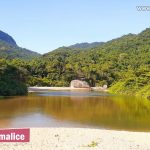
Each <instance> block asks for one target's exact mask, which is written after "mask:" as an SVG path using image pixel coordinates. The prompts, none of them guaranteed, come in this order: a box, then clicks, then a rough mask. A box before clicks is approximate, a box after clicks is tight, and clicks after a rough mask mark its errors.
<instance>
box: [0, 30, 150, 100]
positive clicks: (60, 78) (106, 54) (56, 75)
mask: <svg viewBox="0 0 150 150" xmlns="http://www.w3.org/2000/svg"><path fill="white" fill-rule="evenodd" d="M7 63H8V64H9V65H12V66H14V67H16V68H19V69H21V72H23V73H22V74H25V79H24V81H25V82H26V84H27V85H28V86H36V85H37V86H69V84H70V81H71V80H73V79H80V78H85V80H86V81H87V82H88V83H89V84H90V85H91V86H103V85H104V84H107V85H108V87H109V91H110V92H112V93H122V94H130V95H139V96H143V97H145V98H149V99H150V28H147V29H145V30H144V31H142V32H141V33H139V34H127V35H124V36H122V37H119V38H117V39H113V40H111V41H108V42H106V43H103V44H101V45H99V46H96V47H92V48H87V49H83V48H71V47H61V48H58V49H56V50H54V51H51V52H49V53H47V54H44V55H43V56H42V57H40V58H39V59H35V60H32V61H29V62H24V61H21V60H16V59H15V60H13V61H10V60H9V61H8V62H7ZM2 70H3V69H2Z"/></svg>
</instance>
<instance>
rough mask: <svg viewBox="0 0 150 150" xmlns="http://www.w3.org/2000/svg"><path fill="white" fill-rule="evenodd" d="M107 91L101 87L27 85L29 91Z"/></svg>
mask: <svg viewBox="0 0 150 150" xmlns="http://www.w3.org/2000/svg"><path fill="white" fill-rule="evenodd" d="M49 90H55V91H75V90H77V91H90V90H92V91H108V90H107V89H103V88H102V87H91V88H72V87H28V91H29V92H41V91H43V92H44V91H49Z"/></svg>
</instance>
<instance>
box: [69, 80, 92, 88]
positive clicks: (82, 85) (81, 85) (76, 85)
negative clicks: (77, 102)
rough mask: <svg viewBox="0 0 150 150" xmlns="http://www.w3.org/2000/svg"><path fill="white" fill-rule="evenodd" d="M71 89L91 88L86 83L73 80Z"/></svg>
mask: <svg viewBox="0 0 150 150" xmlns="http://www.w3.org/2000/svg"><path fill="white" fill-rule="evenodd" d="M70 87H71V88H90V85H89V84H88V83H87V82H86V81H81V80H72V81H71V83H70Z"/></svg>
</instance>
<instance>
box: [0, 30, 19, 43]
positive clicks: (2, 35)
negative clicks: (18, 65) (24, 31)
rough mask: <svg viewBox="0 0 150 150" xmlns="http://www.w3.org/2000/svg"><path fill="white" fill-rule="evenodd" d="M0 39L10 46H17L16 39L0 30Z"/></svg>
mask: <svg viewBox="0 0 150 150" xmlns="http://www.w3.org/2000/svg"><path fill="white" fill-rule="evenodd" d="M0 40H1V41H3V42H6V43H8V44H9V45H12V46H17V44H16V41H15V40H14V39H13V38H12V37H11V36H10V35H8V34H7V33H5V32H3V31H0Z"/></svg>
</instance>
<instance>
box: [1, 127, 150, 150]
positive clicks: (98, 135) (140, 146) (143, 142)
mask: <svg viewBox="0 0 150 150" xmlns="http://www.w3.org/2000/svg"><path fill="white" fill-rule="evenodd" d="M30 139H31V140H30V142H29V143H0V150H150V133H144V132H128V131H113V130H102V129H87V128H86V129H84V128H31V138H30Z"/></svg>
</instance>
